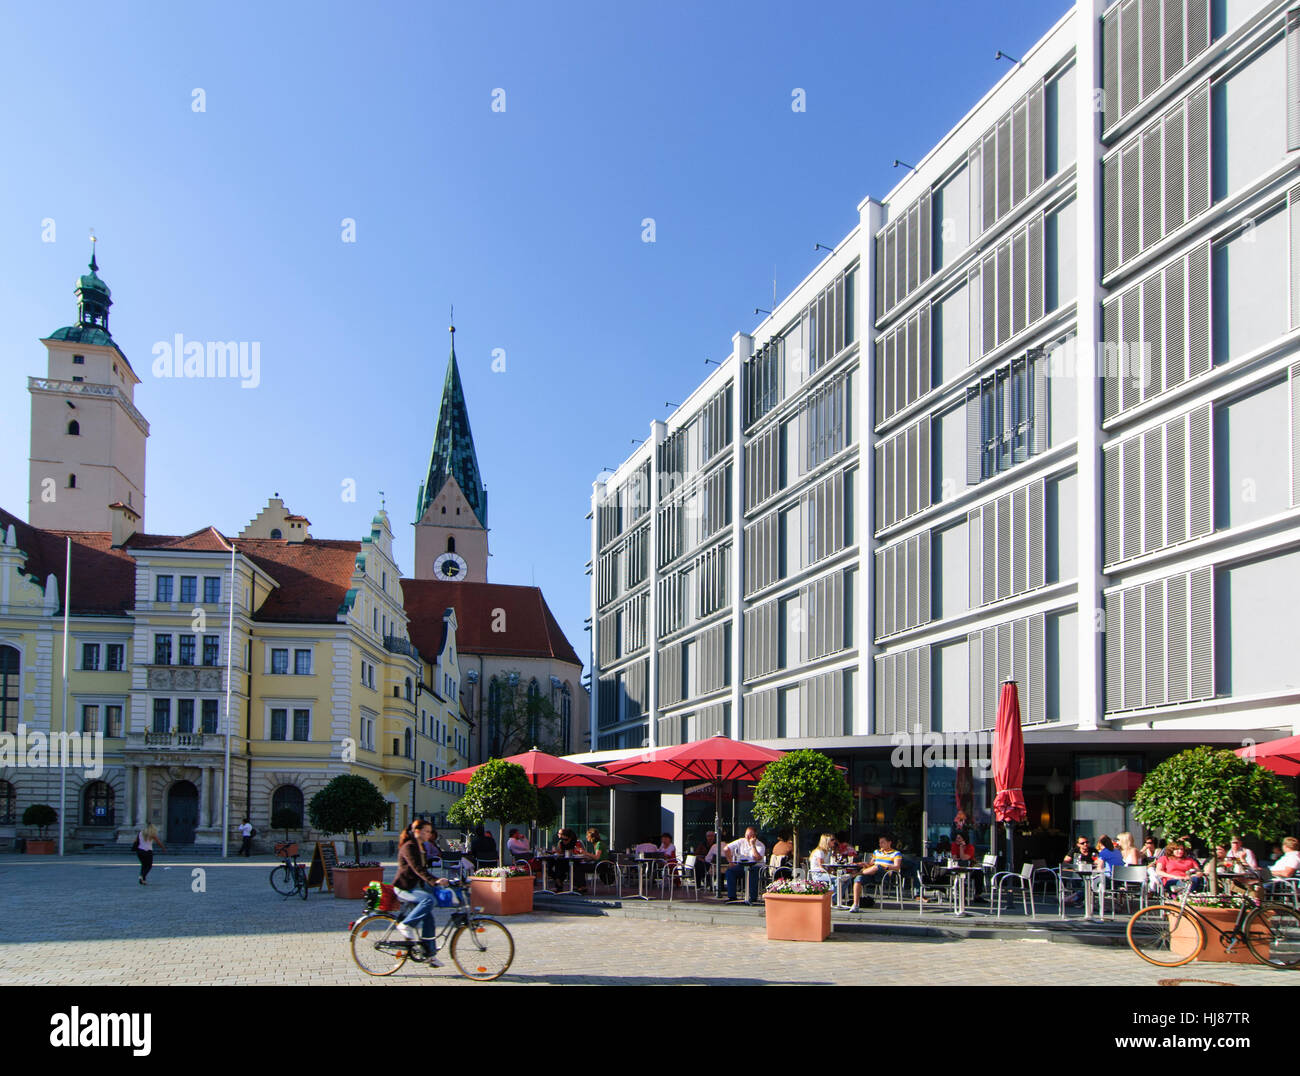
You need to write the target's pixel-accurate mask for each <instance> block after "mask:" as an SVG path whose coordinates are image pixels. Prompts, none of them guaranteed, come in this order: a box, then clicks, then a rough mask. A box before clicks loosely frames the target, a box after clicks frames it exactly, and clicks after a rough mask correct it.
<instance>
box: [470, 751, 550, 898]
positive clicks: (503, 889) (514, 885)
mask: <svg viewBox="0 0 1300 1076" xmlns="http://www.w3.org/2000/svg"><path fill="white" fill-rule="evenodd" d="M537 809H538V803H537V790H536V789H535V788H533V786H532V783H531V782H530V781H529V780H528V775H527V774H526V773H525V772H524V768H523V767H522V766H516V765H515V764H514V763H513V762H506V761H505V760H504V759H499V758H498V759H493V760H492V761H491V762H486V763H484V764H483V765H482V766H480V767H479V768H478V769H477V770H476V771H475V772H474V776H473V777H471V778H470V781H469V784H467V785H466V786H465V794H464V795H463V796H462V797H461V798H460V799H459V800H457V801H456V803H454V804H453V805H452V808H451V810H450V811H448V812H447V818H448V820H449V821H451V822H452V823H453V824H454V825H458V826H467V827H468V826H480V825H482V824H483V823H485V822H488V821H495V822H496V823H497V849H498V851H499V853H500V854H501V855H502V857H503V858H502V860H501V863H502V865H501V866H498V867H486V868H483V869H481V870H477V871H475V872H474V874H473V875H472V876H471V877H470V883H469V888H470V900H471V902H472V903H473V904H474V905H476V906H479V907H482V908H483V909H484V910H485V911H487V912H488V913H489V914H491V915H518V914H519V913H521V912H531V911H532V910H533V877H532V874H531V872H530V871H529V870H528V868H527V867H523V866H521V867H517V868H516V867H507V866H505V865H504V862H505V861H504V854H505V835H504V834H505V824H506V823H507V822H511V821H518V820H520V819H531V818H532V817H533V816H534V815H535V814H536V812H537Z"/></svg>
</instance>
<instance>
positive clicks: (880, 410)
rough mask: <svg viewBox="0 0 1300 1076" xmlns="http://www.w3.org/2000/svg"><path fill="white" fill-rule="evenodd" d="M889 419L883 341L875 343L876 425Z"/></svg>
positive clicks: (882, 339)
mask: <svg viewBox="0 0 1300 1076" xmlns="http://www.w3.org/2000/svg"><path fill="white" fill-rule="evenodd" d="M888 418H889V403H888V401H887V400H886V399H885V341H884V338H883V337H882V338H881V339H879V340H877V341H876V425H877V426H879V425H880V424H881V423H882V422H884V421H885V420H886V419H888Z"/></svg>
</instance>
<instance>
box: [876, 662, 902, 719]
mask: <svg viewBox="0 0 1300 1076" xmlns="http://www.w3.org/2000/svg"><path fill="white" fill-rule="evenodd" d="M878 671H883V673H884V681H885V691H884V704H885V705H884V711H885V728H884V731H885V732H897V731H898V727H899V713H898V710H899V707H898V673H899V669H898V655H896V654H889V655H886V657H885V659H884V663H883V666H882V667H881V669H879V670H878Z"/></svg>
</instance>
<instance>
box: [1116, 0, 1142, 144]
mask: <svg viewBox="0 0 1300 1076" xmlns="http://www.w3.org/2000/svg"><path fill="white" fill-rule="evenodd" d="M1137 16H1138V11H1137V0H1124V2H1123V4H1121V5H1120V9H1119V17H1120V24H1119V67H1120V87H1119V116H1118V118H1119V119H1123V118H1124V117H1125V116H1127V115H1128V114H1129V113H1130V112H1132V111H1133V109H1134V108H1135V107H1136V105H1137V103H1138V91H1139V88H1140V87H1139V85H1138V83H1139V76H1138V43H1139V39H1138V17H1137Z"/></svg>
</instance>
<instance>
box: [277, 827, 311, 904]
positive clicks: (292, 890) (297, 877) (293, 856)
mask: <svg viewBox="0 0 1300 1076" xmlns="http://www.w3.org/2000/svg"><path fill="white" fill-rule="evenodd" d="M275 854H276V855H277V856H283V857H284V862H283V863H281V864H280V865H279V866H278V867H272V868H271V888H272V889H274V890H275V891H276V892H277V893H279V894H280V896H282V897H283V898H284V899H285V900H288V899H289V898H290V897H292V896H301V897H302V899H303V900H306V899H307V868H306V867H304V866H303V865H302V864H301V863H299V862H298V846H297V845H296V844H286V843H285V842H283V841H281V842H279V843H278V844H277V845H276V846H275Z"/></svg>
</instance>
